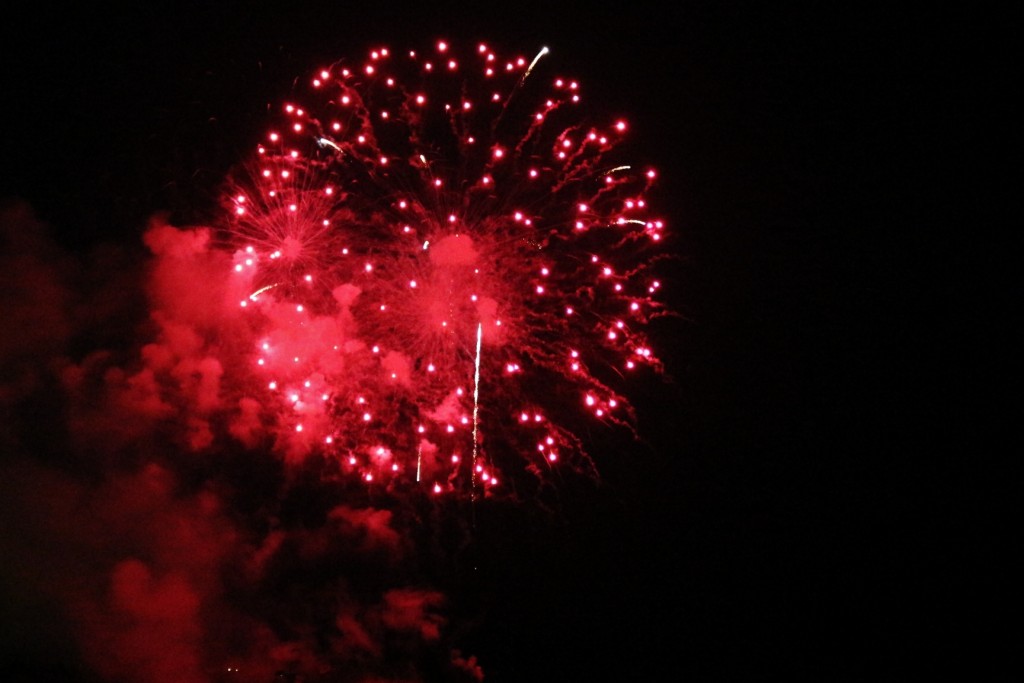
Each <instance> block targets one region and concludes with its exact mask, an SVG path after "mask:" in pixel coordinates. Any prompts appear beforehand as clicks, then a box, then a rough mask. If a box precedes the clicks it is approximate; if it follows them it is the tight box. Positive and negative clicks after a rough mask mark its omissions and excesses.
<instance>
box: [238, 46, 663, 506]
mask: <svg viewBox="0 0 1024 683" xmlns="http://www.w3.org/2000/svg"><path fill="white" fill-rule="evenodd" d="M434 47H435V48H436V51H437V53H439V54H438V55H436V56H435V57H436V59H437V64H438V68H437V69H434V67H433V65H432V64H431V63H429V62H427V63H423V62H418V61H416V53H415V51H412V52H408V53H405V52H399V53H397V54H396V55H394V56H393V57H391V58H386V57H387V56H388V53H387V51H386V50H384V49H378V50H374V51H372V52H370V53H369V58H368V59H367V60H366V61H364V62H358V64H360V66H359V67H357V68H356V69H355V73H352V72H348V71H347V70H341V71H340V72H339V71H338V70H335V73H334V76H333V77H332V75H331V73H329V72H328V71H327V70H318V71H317V72H316V76H317V78H316V80H317V81H319V83H318V84H317V87H315V88H313V87H311V85H310V81H309V80H303V79H300V81H299V83H300V86H301V87H300V88H299V89H300V90H302V91H303V92H300V93H299V94H298V95H297V96H296V100H295V102H294V103H288V104H287V105H286V106H285V107H283V108H275V110H276V112H277V115H278V117H279V121H278V124H277V125H276V126H275V129H274V131H273V132H271V133H269V134H268V136H267V139H268V140H269V143H265V144H264V145H263V146H261V147H260V153H261V154H262V157H260V163H261V168H260V171H259V172H258V175H257V176H256V177H253V178H247V179H246V180H245V181H244V182H242V183H241V184H240V185H239V187H237V188H234V189H233V191H232V192H231V193H230V194H228V195H226V197H228V198H230V200H231V210H230V218H229V219H228V220H229V221H230V225H231V228H232V230H233V231H234V233H235V234H236V235H238V236H239V237H240V238H243V239H245V242H243V244H245V245H247V246H249V245H255V248H251V249H250V251H249V252H248V253H247V254H246V255H245V256H244V257H243V258H238V257H236V258H235V259H234V260H233V261H231V268H232V276H233V278H234V282H236V284H235V285H233V286H234V287H236V290H237V291H236V290H232V292H236V293H235V294H234V297H235V298H234V299H232V301H239V300H240V302H241V306H242V308H247V310H246V311H244V312H243V311H237V312H236V313H234V315H237V316H242V317H243V318H244V319H245V320H246V324H248V325H250V326H251V327H252V328H253V329H254V330H258V332H259V334H260V336H259V337H258V339H261V340H262V339H264V338H265V339H267V340H269V342H270V347H272V349H273V351H272V352H271V350H270V347H266V348H264V349H263V351H262V352H259V355H258V356H256V355H255V354H254V356H252V357H249V358H247V359H246V363H245V367H247V368H251V371H252V372H260V373H261V374H260V375H259V377H260V379H259V382H258V383H254V386H259V387H268V386H269V387H270V390H271V391H272V392H273V391H274V390H276V389H277V387H278V386H280V388H281V393H274V394H271V395H268V396H267V397H266V398H265V399H263V400H265V401H267V403H268V405H270V406H277V408H278V409H277V410H276V420H277V421H278V422H279V423H280V425H282V426H285V425H290V426H291V428H290V429H288V430H287V431H288V432H289V434H288V436H287V437H285V439H283V441H284V442H285V443H286V444H287V446H286V448H288V449H291V450H294V451H300V452H302V453H305V452H308V451H309V450H311V449H316V448H320V449H324V448H325V447H326V446H330V447H331V448H332V449H335V451H341V450H343V449H344V450H345V452H346V454H347V453H349V452H354V453H357V454H359V455H360V458H363V459H365V460H364V462H363V465H361V466H360V468H359V471H358V474H359V475H361V476H363V477H364V478H365V480H366V481H367V482H369V481H374V480H375V479H374V477H376V479H377V480H381V481H383V482H386V481H390V480H391V479H392V478H393V477H394V476H402V477H407V476H412V475H411V474H410V473H412V472H417V465H422V466H423V467H424V468H426V469H424V471H423V481H424V486H432V487H433V490H434V492H435V493H439V492H440V491H441V490H442V487H441V485H440V484H438V483H436V482H437V481H442V482H443V481H446V477H447V478H448V479H447V481H448V482H449V485H448V487H447V490H453V487H454V488H455V489H457V488H458V487H457V486H455V484H454V482H456V481H461V480H462V479H461V478H463V477H465V476H466V474H467V472H468V471H469V469H470V468H469V467H468V466H464V469H460V468H458V467H454V465H457V464H458V462H459V456H458V455H453V456H452V463H451V465H452V467H451V471H450V472H449V471H447V470H448V469H449V467H450V466H449V465H448V464H447V463H443V466H442V464H440V463H439V460H438V459H437V458H436V457H434V458H432V459H430V462H427V460H428V459H427V458H425V457H424V458H423V462H419V460H418V457H419V456H418V451H420V450H423V452H427V451H431V452H434V453H437V452H440V453H445V452H448V453H451V452H453V451H459V452H461V453H463V454H468V453H469V452H473V454H474V456H473V466H474V468H480V467H483V464H484V463H486V468H485V469H478V470H477V471H478V472H479V473H480V474H481V475H482V476H481V477H480V479H481V480H482V481H484V482H486V483H487V484H488V485H489V486H493V485H494V484H496V482H497V477H496V476H495V472H494V467H493V461H492V460H491V458H490V457H489V455H490V450H491V449H498V448H508V449H509V450H511V451H516V449H517V447H518V446H519V445H520V444H517V443H516V441H517V440H521V441H522V442H523V443H525V444H527V448H529V449H530V450H531V451H532V445H531V444H533V443H536V441H537V439H538V438H543V439H544V444H541V445H542V446H545V450H544V453H545V457H546V458H547V459H548V460H549V461H550V462H554V461H555V460H556V459H557V457H558V456H556V455H555V453H554V452H553V450H552V449H553V448H554V447H555V446H556V445H557V448H558V450H559V451H560V455H561V457H562V458H563V460H564V461H565V462H569V463H574V462H577V458H584V457H585V455H584V454H583V453H582V452H578V451H580V446H579V445H578V444H580V440H579V439H576V438H575V437H573V436H572V435H570V434H568V433H567V432H565V431H562V430H561V429H560V428H559V427H558V426H557V425H558V423H559V422H560V420H559V419H558V418H559V416H560V415H562V414H564V413H565V412H566V411H568V410H577V411H580V406H579V405H578V404H576V405H575V406H573V407H571V408H570V407H567V406H565V405H559V404H558V402H557V399H556V396H558V395H564V393H565V392H560V391H550V392H545V391H542V392H540V393H541V395H533V396H527V395H525V394H526V393H527V392H528V391H533V392H534V393H536V392H535V390H533V389H529V390H528V389H526V387H531V386H535V385H538V384H543V382H538V380H539V379H540V378H541V377H551V378H557V379H558V381H561V382H565V383H566V384H567V386H570V387H573V388H574V389H573V393H572V394H570V395H573V396H580V395H583V396H584V403H585V405H586V407H587V408H588V410H586V411H582V412H585V414H586V415H588V416H589V419H593V416H595V415H596V416H605V415H609V414H608V410H609V409H610V408H614V407H615V405H616V404H615V403H614V402H613V401H612V400H611V399H607V398H601V399H600V400H599V399H598V398H597V397H598V396H600V397H608V396H612V395H616V396H617V395H619V392H618V391H613V390H612V389H611V388H610V387H609V386H607V385H606V384H605V381H606V380H604V379H602V378H603V377H604V375H603V374H602V373H600V372H597V368H602V369H606V368H607V367H608V366H609V359H611V363H610V364H611V365H612V366H613V367H616V368H621V367H622V366H623V365H625V366H626V367H627V368H632V367H633V363H634V360H633V359H636V360H637V361H639V359H641V358H642V359H643V362H644V364H645V365H646V364H649V365H650V366H651V367H654V368H655V369H657V368H658V362H657V360H656V359H655V358H654V357H653V355H652V354H651V353H650V351H649V343H648V341H647V339H646V338H645V335H644V330H643V325H644V323H646V322H647V321H646V319H645V318H646V317H647V316H650V317H654V315H656V314H657V313H659V312H660V311H661V307H660V305H659V304H658V303H657V302H656V301H655V300H654V298H653V296H652V295H653V294H654V293H655V291H656V290H658V289H659V287H660V285H659V283H658V281H657V280H651V279H649V278H650V274H651V273H652V272H653V270H652V269H651V266H652V263H653V261H652V259H651V256H652V250H653V245H654V243H655V242H656V241H657V240H658V238H659V237H660V232H659V231H660V230H661V221H660V220H659V219H658V218H657V217H656V216H655V215H654V214H653V213H651V211H650V209H649V208H648V203H649V202H648V201H647V200H646V198H645V193H646V192H647V190H648V189H649V186H650V185H651V183H650V180H651V179H652V178H653V177H654V175H653V171H650V170H646V169H645V170H643V171H640V170H632V169H633V168H634V167H632V166H629V165H627V164H628V163H629V162H628V161H626V162H625V164H622V163H621V162H619V161H618V156H619V155H618V154H616V155H615V157H614V158H612V157H606V156H605V155H606V154H607V153H608V152H610V151H612V150H613V149H614V150H617V146H618V145H619V144H620V142H621V141H622V140H624V139H625V138H626V137H627V136H622V135H618V134H614V133H623V132H625V131H626V129H627V125H626V123H625V121H622V120H615V119H612V120H609V119H607V118H604V119H603V120H598V121H597V123H594V124H590V123H584V120H585V119H586V116H579V114H577V113H576V112H577V111H578V109H577V108H569V107H566V108H563V105H566V104H568V103H572V102H576V101H578V98H577V95H576V93H577V91H578V87H579V86H578V84H577V83H576V82H575V81H572V80H569V79H564V78H558V79H554V80H550V79H547V78H546V77H540V78H538V77H537V76H536V75H535V74H534V73H533V70H532V68H530V69H527V65H528V64H530V61H529V60H527V59H526V58H525V57H521V56H519V57H514V58H512V59H508V58H507V57H506V58H505V59H500V58H499V57H498V56H496V54H495V53H494V52H492V51H491V50H490V49H489V48H488V47H487V46H486V45H484V44H477V45H472V46H471V47H470V48H469V50H468V51H460V50H459V48H458V47H457V46H454V45H450V44H448V43H447V42H445V41H439V42H437V43H436V44H435V45H434ZM474 53H476V54H478V55H480V56H474ZM441 55H443V56H441ZM500 64H505V65H506V69H505V70H502V69H501V68H500V66H499V65H500ZM492 67H497V68H492ZM428 72H429V73H428ZM339 73H340V75H339ZM366 76H372V78H367V77H366ZM374 83H376V86H374V85H373V84H374ZM385 85H386V86H387V87H385ZM453 93H457V94H455V95H453ZM513 93H515V97H514V98H513V97H512V94H513ZM299 100H302V102H301V106H300V104H299ZM491 102H496V103H499V104H494V105H492V104H490V103H491ZM502 102H504V103H505V104H504V105H503V104H500V103H502ZM510 102H514V103H515V104H516V108H521V111H519V113H518V114H517V116H519V117H520V120H519V121H515V120H513V116H512V114H511V113H506V114H502V112H512V111H513V110H514V109H511V108H509V103H510ZM307 112H308V114H307ZM563 114H564V115H563ZM499 115H505V116H507V118H508V120H502V122H501V123H502V125H501V126H497V125H492V124H494V123H495V122H496V120H497V119H496V118H495V117H497V116H499ZM487 117H491V119H490V120H489V121H488V118H487ZM573 117H578V119H576V120H573ZM297 118H298V119H301V120H297ZM334 119H339V121H335V120H334ZM321 122H323V123H321ZM341 122H344V125H342V123H341ZM428 122H429V125H428ZM446 125H447V126H448V127H447V129H446V130H445V135H446V136H447V137H445V138H444V141H443V142H444V144H438V143H439V142H441V141H439V140H438V139H437V138H438V132H437V130H436V129H438V128H443V127H444V126H446ZM395 131H402V132H401V133H399V134H398V136H399V137H400V138H401V139H400V140H398V141H393V138H395ZM470 131H472V134H470ZM602 132H603V133H605V135H602V134H601V133H602ZM311 138H312V139H313V140H314V141H315V143H316V144H315V145H310V139H311ZM449 140H450V141H451V142H453V143H455V144H448V141H449ZM311 147H312V149H310V148H311ZM299 150H304V151H299ZM242 204H244V205H245V208H244V211H243V210H241V209H242V207H241V205H242ZM613 226H614V230H612V229H611V228H612V227H613ZM655 226H657V227H655ZM339 254H340V255H339ZM343 256H351V257H352V258H343ZM588 257H589V258H588ZM602 278H605V279H602ZM541 283H543V284H541ZM644 288H647V290H648V291H647V294H643V290H644ZM638 291H639V292H640V293H641V294H640V295H638V294H637V292H638ZM254 293H258V294H259V295H260V296H259V297H258V298H257V297H256V296H255V294H254ZM250 295H251V298H250ZM247 302H248V303H247ZM250 304H251V305H250ZM236 310H237V309H236ZM626 311H629V312H630V315H629V318H628V320H629V323H630V324H629V327H628V328H627V327H626V326H625V323H624V321H623V320H620V319H619V318H620V317H621V316H623V314H624V313H625V312H626ZM641 311H642V312H641ZM478 331H479V335H480V337H479V342H480V347H479V348H480V351H479V357H477V350H476V349H477V347H476V341H477V334H478ZM248 348H250V349H252V348H255V347H254V346H250V347H248ZM627 355H629V356H630V357H628V358H627ZM477 361H479V368H477ZM591 368H593V369H594V371H595V373H597V374H596V375H595V374H592V373H591ZM477 370H479V377H477ZM542 373H543V374H542ZM622 374H623V376H624V375H625V373H622ZM268 375H269V376H272V377H274V378H275V380H274V381H273V382H271V383H270V384H268V383H267V382H266V379H267V377H268ZM545 381H548V380H545ZM616 381H618V380H616ZM622 381H626V380H625V379H623V380H622ZM576 391H579V393H575V392H576ZM282 401H283V405H281V403H282ZM573 402H574V401H573ZM562 403H563V404H564V403H565V401H564V400H563V401H562ZM357 406H358V407H357ZM371 410H372V414H371V412H370V411H371ZM541 411H543V413H546V414H548V415H549V416H551V420H550V421H548V420H546V419H545V418H544V417H543V416H542V412H541ZM268 412H270V413H273V412H274V411H268ZM471 416H472V417H471ZM620 416H621V417H620ZM300 419H301V422H300ZM629 419H630V411H629V408H628V404H627V405H626V406H625V409H621V410H618V411H615V413H614V414H613V415H609V416H608V422H610V423H614V424H625V423H627V422H628V420H629ZM508 423H511V424H512V425H514V426H515V429H514V430H513V429H506V426H508ZM541 429H543V430H544V431H545V432H546V433H550V434H551V435H550V436H549V435H548V434H543V435H541V434H537V431H538V430H541ZM300 432H301V433H303V434H302V436H303V437H304V438H303V439H302V440H301V441H299V439H297V434H298V433H300ZM412 432H415V433H416V434H417V436H416V437H415V439H416V443H413V444H411V445H410V443H409V439H410V437H411V433H412ZM497 435H501V436H500V437H498V436H497ZM491 437H494V438H491ZM289 439H290V440H289ZM293 442H298V443H297V445H293ZM580 445H581V444H580ZM381 448H384V449H386V451H385V452H387V453H388V454H389V456H388V463H387V466H386V467H381V466H380V465H379V463H376V461H375V457H374V454H375V453H379V452H380V451H379V449H381ZM339 457H341V456H340V454H339ZM378 457H379V456H378ZM442 459H443V456H442ZM466 459H467V460H469V457H468V455H467V458H466ZM348 462H349V463H350V465H352V466H353V467H354V466H355V465H356V462H357V459H356V458H355V457H349V459H348ZM431 467H432V468H434V469H433V470H431V469H430V468H431ZM439 468H441V470H443V471H439ZM502 474H503V476H504V475H507V474H508V473H507V472H503V473H502ZM416 476H417V481H419V473H417V475H416ZM510 488H511V487H510Z"/></svg>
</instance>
